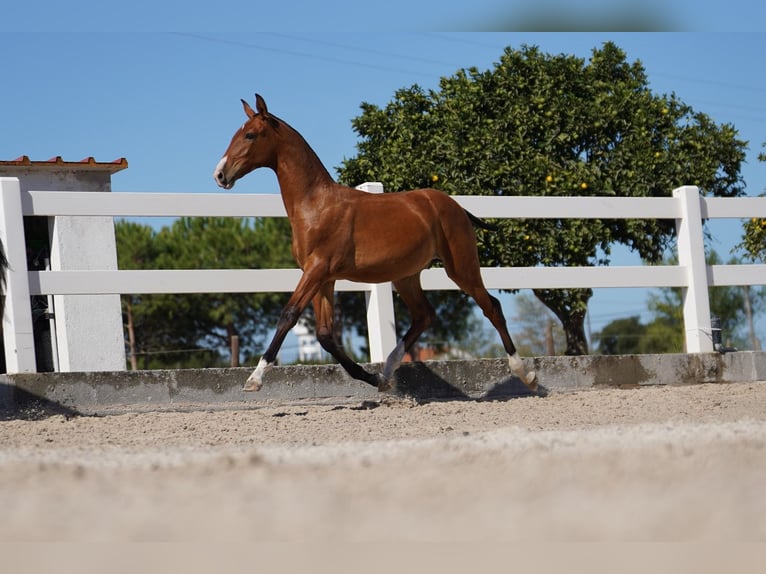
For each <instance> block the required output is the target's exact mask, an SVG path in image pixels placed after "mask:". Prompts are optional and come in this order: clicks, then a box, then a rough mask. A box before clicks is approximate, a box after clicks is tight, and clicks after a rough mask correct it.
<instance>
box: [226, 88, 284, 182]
mask: <svg viewBox="0 0 766 574" xmlns="http://www.w3.org/2000/svg"><path fill="white" fill-rule="evenodd" d="M242 106H243V107H244V108H245V114H247V121H246V122H245V123H244V124H243V125H242V127H241V128H239V129H238V130H237V132H236V133H235V134H234V137H232V138H231V143H230V144H229V147H228V148H227V149H226V151H225V152H224V154H223V157H222V158H221V161H219V162H218V165H216V166H215V171H214V172H213V177H214V178H215V181H216V183H217V184H218V185H219V186H221V187H222V188H224V189H231V188H232V187H234V182H236V181H237V180H238V179H239V178H241V177H243V176H245V175H247V174H248V173H250V172H251V171H253V170H254V169H257V168H259V167H272V168H273V167H274V166H275V159H276V156H275V151H274V150H275V148H276V134H275V130H276V128H277V127H278V126H279V120H277V119H276V118H275V117H274V116H272V115H271V114H269V110H268V109H267V108H266V102H264V101H263V98H262V97H261V96H259V95H258V94H256V95H255V109H256V110H257V112H255V111H253V109H252V108H251V107H250V105H249V104H248V103H247V102H246V101H245V100H242Z"/></svg>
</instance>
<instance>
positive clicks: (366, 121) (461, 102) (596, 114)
mask: <svg viewBox="0 0 766 574" xmlns="http://www.w3.org/2000/svg"><path fill="white" fill-rule="evenodd" d="M353 127H354V130H355V131H356V132H357V134H358V135H359V137H360V141H359V143H358V144H357V148H358V154H357V155H356V156H355V157H352V158H350V159H347V160H345V161H344V162H343V165H342V166H341V168H339V171H340V179H341V180H342V181H343V182H345V183H348V184H355V183H358V182H360V181H370V180H377V181H382V182H383V184H384V186H385V189H386V190H387V191H389V192H396V191H400V190H405V189H410V188H416V187H428V186H432V187H437V188H439V189H442V190H444V191H445V192H447V193H450V194H465V195H502V196H504V195H562V196H566V195H620V196H631V197H643V196H649V197H663V196H669V195H670V194H671V192H672V190H673V189H674V188H676V187H678V186H681V185H684V184H694V185H697V186H699V187H700V189H701V190H702V191H703V193H705V194H710V195H716V196H736V195H740V194H741V193H742V192H743V187H742V185H741V179H740V175H739V170H740V164H741V162H742V161H743V159H744V148H745V142H743V141H741V140H739V139H737V132H736V130H735V129H734V128H733V127H732V126H731V125H721V126H719V125H716V124H715V123H714V122H713V121H712V120H711V119H710V118H709V117H708V116H706V115H705V114H702V113H697V112H695V111H694V110H693V109H692V108H691V107H690V106H688V105H686V104H684V103H683V102H682V101H680V100H679V99H678V98H677V97H676V96H675V95H674V94H671V95H669V96H668V95H656V94H653V93H652V92H651V91H650V88H649V80H648V78H647V76H646V73H645V70H644V67H643V65H642V64H641V63H640V62H638V61H636V62H633V63H631V62H628V61H627V60H626V57H625V53H624V52H623V51H622V50H620V49H619V48H618V47H617V46H616V45H614V44H612V43H609V42H608V43H605V44H604V45H603V47H602V48H600V49H594V50H593V52H592V55H591V58H590V60H589V61H588V62H586V61H585V60H583V59H581V58H577V57H574V56H569V55H565V54H559V55H549V54H545V53H543V52H541V51H540V50H539V49H538V48H535V47H527V46H525V47H523V48H522V49H520V50H515V49H512V48H506V49H505V51H504V52H503V54H501V56H500V58H499V60H498V62H497V63H496V64H495V66H494V67H493V68H492V69H490V70H486V71H480V70H478V69H477V68H470V69H468V70H460V71H458V72H457V73H455V74H454V75H453V76H451V77H445V78H442V79H441V82H440V86H439V89H438V90H429V91H425V90H423V89H422V88H420V87H419V86H417V85H415V86H412V87H410V88H403V89H400V90H398V91H397V92H396V93H395V94H394V97H393V99H392V101H391V102H390V103H388V104H387V105H386V106H385V107H383V108H380V107H378V106H376V105H373V104H369V103H363V104H362V113H361V115H360V116H358V117H356V118H355V119H354V120H353ZM496 223H497V224H498V225H499V226H500V227H501V231H500V232H499V233H484V232H482V233H479V234H478V237H479V251H480V255H481V258H482V264H483V265H485V266H536V265H546V266H564V265H566V266H585V265H602V264H606V263H607V262H608V260H609V255H610V249H611V245H612V244H613V243H615V242H617V243H622V244H625V245H627V246H629V247H630V248H631V249H633V250H636V251H638V252H639V254H640V255H641V257H642V258H643V259H645V260H647V261H650V262H656V261H658V260H659V259H661V257H662V254H663V252H664V251H665V249H666V247H667V246H668V245H670V243H671V241H672V239H673V236H674V233H675V230H674V226H673V224H672V222H669V221H664V220H654V221H651V220H650V221H647V220H588V221H583V220H569V219H542V220H523V221H521V220H501V221H498V222H496ZM534 294H535V296H536V297H537V298H538V299H540V300H541V301H542V302H543V303H544V304H545V305H546V306H547V307H548V308H549V309H551V311H552V312H553V313H554V314H555V315H556V317H557V318H558V319H559V321H560V322H561V324H562V326H563V328H564V331H565V333H566V349H565V352H566V353H567V354H583V353H586V352H587V350H588V349H587V339H586V335H585V329H584V320H585V316H586V312H587V304H588V301H589V299H590V298H591V296H592V291H591V290H590V289H536V290H535V291H534Z"/></svg>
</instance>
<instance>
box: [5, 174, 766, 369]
mask: <svg viewBox="0 0 766 574" xmlns="http://www.w3.org/2000/svg"><path fill="white" fill-rule="evenodd" d="M360 188H362V189H366V190H367V191H372V192H379V191H382V186H380V184H364V185H363V186H360ZM455 199H456V200H457V201H458V202H459V203H460V204H461V205H462V206H463V207H465V208H466V209H468V210H469V211H471V212H472V213H473V214H475V215H477V216H478V217H492V218H519V219H520V218H562V219H565V218H571V219H596V218H598V219H674V220H675V221H676V226H677V230H678V260H679V263H678V265H664V266H621V267H620V266H611V267H555V268H545V267H532V268H483V269H482V275H483V277H484V281H485V284H486V285H487V288H489V289H532V288H572V287H591V288H598V287H681V288H683V292H684V322H685V330H686V349H687V352H690V353H698V352H709V351H712V350H713V342H712V335H711V329H710V306H709V300H708V287H709V286H724V285H729V286H730V285H764V284H766V265H712V266H708V265H706V263H705V255H704V244H703V229H702V224H703V220H705V219H713V218H750V217H762V218H763V217H766V198H705V197H701V196H700V194H699V191H698V189H697V188H696V187H694V186H686V187H681V188H678V189H676V190H674V191H673V196H672V197H667V198H622V197H613V196H598V197H475V196H457V197H455ZM70 215H78V216H120V217H150V216H218V217H242V216H252V217H284V216H285V215H286V214H285V210H284V207H283V205H282V201H281V198H280V196H279V195H278V194H271V195H262V194H251V195H245V194H226V193H221V194H197V193H184V194H180V193H127V192H125V193H93V192H61V191H45V192H43V191H23V192H22V191H21V190H20V187H19V183H18V180H17V179H15V178H0V240H2V241H3V244H4V245H5V246H6V251H7V256H8V259H9V262H10V265H11V270H10V273H9V275H8V301H6V310H5V317H4V318H3V321H4V323H3V326H4V330H5V339H6V340H5V348H6V357H7V366H8V372H9V373H12V372H26V371H34V369H35V366H34V365H35V361H34V345H33V342H32V319H31V311H30V305H29V297H30V296H31V295H73V294H107V293H111V294H115V293H119V294H127V293H214V292H227V293H231V292H290V291H292V290H293V289H294V287H295V285H296V283H297V282H298V279H299V277H300V273H301V272H300V270H295V269H246V270H140V271H137V270H124V271H98V270H81V271H26V268H27V263H26V254H25V250H24V232H23V223H22V218H23V217H24V216H48V217H56V216H70ZM422 284H423V288H424V289H429V290H439V289H456V288H457V287H456V286H455V284H454V283H453V282H452V281H451V280H450V279H449V278H448V277H447V276H446V274H445V272H444V270H443V269H428V270H426V271H424V272H423V274H422ZM336 288H337V289H338V290H339V291H366V292H368V293H369V297H368V314H367V319H368V327H369V334H370V352H371V360H372V361H373V362H378V361H382V360H384V359H385V356H386V354H387V353H388V352H389V351H390V350H391V349H392V348H393V347H394V345H395V332H394V317H393V296H392V289H391V284H390V283H384V284H381V285H367V284H358V283H353V282H349V281H339V282H338V283H337V286H336ZM30 354H31V357H30Z"/></svg>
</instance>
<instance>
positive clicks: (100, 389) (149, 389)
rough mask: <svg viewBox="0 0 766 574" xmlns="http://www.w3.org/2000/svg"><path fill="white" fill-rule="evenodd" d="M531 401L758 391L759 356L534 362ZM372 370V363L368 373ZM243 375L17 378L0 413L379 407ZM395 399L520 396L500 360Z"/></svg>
mask: <svg viewBox="0 0 766 574" xmlns="http://www.w3.org/2000/svg"><path fill="white" fill-rule="evenodd" d="M527 361H528V362H529V363H533V364H534V368H535V370H536V371H537V374H538V379H539V381H540V384H541V385H542V386H543V387H544V389H543V390H542V392H541V394H542V395H544V394H546V393H547V392H563V391H575V390H585V389H597V388H599V387H605V386H607V387H628V388H633V387H641V386H646V385H688V384H704V383H723V384H729V383H743V382H765V383H766V352H763V351H760V352H755V351H753V352H739V353H730V354H726V355H721V354H718V353H703V354H689V355H685V354H679V355H626V356H585V357H538V358H535V359H527ZM372 368H373V369H377V370H379V369H380V364H376V365H373V366H372ZM250 371H251V368H244V367H243V368H230V369H189V370H164V371H124V372H95V373H20V374H15V375H0V409H4V410H5V411H6V412H11V413H13V412H15V411H19V410H23V409H25V408H29V405H37V406H38V407H42V408H45V409H48V410H51V409H52V410H53V411H54V412H56V411H58V412H70V413H82V414H98V413H109V412H124V411H126V410H162V409H166V410H184V409H196V408H252V407H257V406H259V405H266V404H273V403H275V402H276V403H280V402H289V401H309V402H324V401H330V402H338V401H360V400H373V399H376V398H379V397H380V395H379V394H378V392H377V390H376V389H375V388H373V387H370V386H369V385H366V384H365V383H361V382H359V381H356V380H353V379H351V378H350V377H349V376H348V375H347V374H346V372H345V371H344V370H343V369H342V368H341V367H340V366H339V365H334V364H333V365H321V366H313V365H312V366H308V365H305V366H287V367H275V368H274V369H273V370H271V371H270V372H269V373H268V375H267V376H266V379H265V382H264V386H263V389H262V390H261V391H260V392H257V393H244V392H242V391H241V388H242V384H243V383H244V381H245V380H246V379H247V377H248V375H249V374H250ZM396 376H397V379H398V385H399V388H398V393H399V394H403V395H409V396H413V397H415V398H417V399H420V400H443V399H453V400H459V399H485V400H490V399H507V398H511V397H517V396H524V395H529V394H530V393H529V391H528V390H527V389H526V387H525V386H524V385H523V384H522V383H521V382H520V381H519V380H518V379H515V378H513V377H511V376H510V375H509V372H508V362H507V361H506V360H505V359H484V360H478V361H433V362H426V363H408V364H404V365H402V366H401V367H400V368H399V370H398V371H397V372H396Z"/></svg>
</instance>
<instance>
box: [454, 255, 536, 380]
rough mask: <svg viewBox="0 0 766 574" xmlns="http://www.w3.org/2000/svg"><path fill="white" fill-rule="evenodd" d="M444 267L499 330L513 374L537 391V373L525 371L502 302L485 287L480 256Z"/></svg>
mask: <svg viewBox="0 0 766 574" xmlns="http://www.w3.org/2000/svg"><path fill="white" fill-rule="evenodd" d="M444 266H445V268H446V270H447V275H449V277H450V279H452V280H453V281H454V282H455V283H456V284H457V285H458V287H460V288H461V289H462V290H463V291H465V292H466V293H468V294H469V295H470V296H471V297H473V299H474V301H476V303H477V304H478V305H479V307H480V308H481V310H482V312H483V313H484V316H485V317H486V318H487V319H489V321H490V323H492V325H493V326H494V327H495V329H496V330H497V332H498V334H499V335H500V340H501V341H502V343H503V347H504V348H505V352H506V353H507V354H508V364H509V366H510V367H511V372H513V374H514V375H516V376H517V377H518V378H519V379H521V380H522V382H523V383H524V384H525V385H527V387H528V388H529V389H530V390H532V391H537V382H536V381H535V378H536V377H535V372H534V371H530V372H526V370H525V369H524V363H523V362H522V360H521V357H520V356H519V353H518V351H517V350H516V346H515V345H514V344H513V340H512V339H511V335H510V333H508V326H507V324H506V322H505V316H504V315H503V308H502V306H501V305H500V301H498V300H497V299H496V298H495V297H493V296H492V295H490V294H489V292H488V291H487V289H486V287H484V282H483V281H482V278H481V273H480V271H479V262H478V256H474V257H467V261H464V262H463V266H462V267H459V266H458V265H457V264H456V263H455V261H454V260H452V261H445V262H444Z"/></svg>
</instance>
